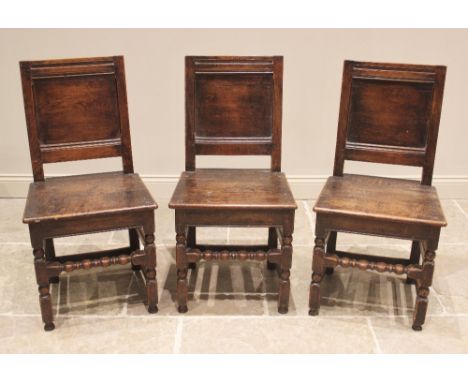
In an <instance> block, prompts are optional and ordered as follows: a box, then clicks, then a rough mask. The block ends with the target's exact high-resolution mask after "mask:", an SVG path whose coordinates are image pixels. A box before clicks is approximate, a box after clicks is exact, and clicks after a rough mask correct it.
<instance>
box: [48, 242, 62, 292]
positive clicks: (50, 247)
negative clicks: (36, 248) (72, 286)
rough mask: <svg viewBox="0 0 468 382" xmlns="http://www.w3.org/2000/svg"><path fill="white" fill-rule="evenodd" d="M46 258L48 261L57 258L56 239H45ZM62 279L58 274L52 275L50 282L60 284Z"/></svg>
mask: <svg viewBox="0 0 468 382" xmlns="http://www.w3.org/2000/svg"><path fill="white" fill-rule="evenodd" d="M44 250H45V258H46V260H47V261H54V260H55V247H54V239H45V248H44ZM59 281H60V279H59V277H58V276H54V277H51V278H50V279H49V282H50V283H51V284H58V282H59Z"/></svg>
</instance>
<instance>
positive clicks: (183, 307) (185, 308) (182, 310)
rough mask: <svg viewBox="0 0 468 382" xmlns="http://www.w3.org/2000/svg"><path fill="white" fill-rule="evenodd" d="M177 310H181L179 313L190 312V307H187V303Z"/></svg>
mask: <svg viewBox="0 0 468 382" xmlns="http://www.w3.org/2000/svg"><path fill="white" fill-rule="evenodd" d="M177 310H178V311H179V313H187V312H188V308H187V305H181V306H179V307H178V308H177Z"/></svg>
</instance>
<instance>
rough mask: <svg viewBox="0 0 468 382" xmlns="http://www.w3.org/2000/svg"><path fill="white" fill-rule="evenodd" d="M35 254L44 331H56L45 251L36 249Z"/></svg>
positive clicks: (39, 248)
mask: <svg viewBox="0 0 468 382" xmlns="http://www.w3.org/2000/svg"><path fill="white" fill-rule="evenodd" d="M33 254H34V268H35V270H36V280H37V285H38V290H39V304H40V307H41V315H42V321H43V322H44V330H45V331H50V330H54V329H55V325H54V319H53V313H52V301H51V298H50V292H49V275H48V273H47V268H46V259H45V251H44V249H43V248H41V247H36V248H34V250H33Z"/></svg>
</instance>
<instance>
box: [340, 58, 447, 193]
mask: <svg viewBox="0 0 468 382" xmlns="http://www.w3.org/2000/svg"><path fill="white" fill-rule="evenodd" d="M445 72H446V68H445V67H443V66H421V65H402V64H378V63H364V62H352V61H346V62H345V67H344V74H343V87H342V98H341V107H340V120H339V126H338V138H337V148H336V156H335V170H334V173H335V175H342V173H343V167H344V161H345V160H357V161H366V162H375V163H386V164H399V165H408V166H418V167H422V168H423V177H422V183H424V184H430V183H431V181H432V172H433V166H434V157H435V149H436V142H437V134H438V128H439V121H440V112H441V106H442V96H443V88H444V80H445Z"/></svg>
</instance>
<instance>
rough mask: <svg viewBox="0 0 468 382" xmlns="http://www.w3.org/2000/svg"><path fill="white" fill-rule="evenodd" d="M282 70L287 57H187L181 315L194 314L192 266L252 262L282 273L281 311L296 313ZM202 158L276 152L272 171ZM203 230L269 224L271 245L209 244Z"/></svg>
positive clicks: (178, 198)
mask: <svg viewBox="0 0 468 382" xmlns="http://www.w3.org/2000/svg"><path fill="white" fill-rule="evenodd" d="M282 72H283V60H282V57H186V142H185V147H186V162H185V169H186V171H185V172H183V173H182V175H181V178H180V180H179V183H178V184H177V187H176V189H175V191H174V194H173V196H172V199H171V201H170V203H169V207H170V208H173V209H175V220H176V221H175V225H176V233H177V235H176V241H177V245H176V263H177V301H178V310H179V312H180V313H185V312H187V309H188V308H187V298H188V285H187V272H188V267H189V266H190V267H192V268H193V267H195V263H196V262H197V261H199V260H224V261H226V260H248V259H250V260H267V264H268V267H269V268H270V269H276V268H277V270H278V273H279V275H280V283H279V296H278V311H279V312H280V313H286V312H287V311H288V304H289V289H290V281H289V274H290V268H291V261H292V233H293V229H294V213H295V209H296V208H297V206H296V203H295V202H294V198H293V196H292V194H291V191H290V189H289V186H288V183H287V180H286V177H285V176H284V174H283V173H281V172H280V171H281V97H282ZM196 155H269V156H271V169H270V170H248V169H242V170H241V169H197V168H196V166H195V157H196ZM197 226H245V227H252V226H259V227H269V236H268V243H266V244H265V245H261V246H229V245H227V246H226V245H219V246H207V245H202V244H200V243H197V241H196V227H197ZM278 239H279V240H280V242H281V249H278Z"/></svg>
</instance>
